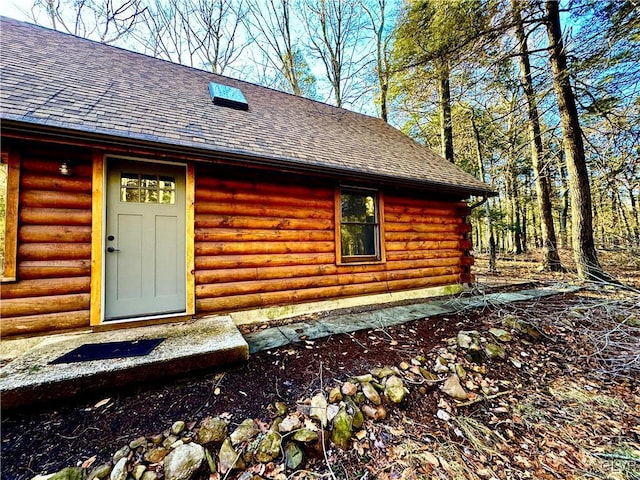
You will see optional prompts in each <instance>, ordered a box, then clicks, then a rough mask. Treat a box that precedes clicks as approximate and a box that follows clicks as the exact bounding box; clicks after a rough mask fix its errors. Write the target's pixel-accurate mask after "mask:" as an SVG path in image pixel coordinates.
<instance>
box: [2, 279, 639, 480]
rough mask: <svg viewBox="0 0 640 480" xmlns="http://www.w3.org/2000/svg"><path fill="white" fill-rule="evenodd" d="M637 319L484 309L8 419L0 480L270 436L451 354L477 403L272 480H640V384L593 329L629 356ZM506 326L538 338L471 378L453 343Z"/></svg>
mask: <svg viewBox="0 0 640 480" xmlns="http://www.w3.org/2000/svg"><path fill="white" fill-rule="evenodd" d="M513 276H514V277H515V276H517V272H515V273H514V275H513ZM629 278H632V275H631V274H629ZM634 280H635V278H634ZM634 309H635V311H637V310H639V309H640V304H639V301H638V297H637V293H633V292H629V291H621V290H613V289H605V290H602V289H595V290H586V291H584V292H582V293H580V294H576V295H561V296H555V297H551V298H546V299H541V300H538V301H536V302H529V303H525V302H520V303H517V304H512V305H509V306H502V307H501V306H496V305H490V304H487V305H486V306H485V307H484V308H479V309H475V310H473V311H467V312H463V313H461V314H458V315H441V316H437V317H432V318H429V319H424V320H419V321H415V322H410V323H407V324H404V325H400V326H396V327H391V328H386V329H375V330H366V331H360V332H357V333H354V334H348V335H335V336H332V337H329V338H325V339H321V340H316V341H303V342H301V343H299V344H295V345H290V346H287V347H283V348H279V349H274V350H270V351H264V352H260V353H257V354H255V355H253V356H252V357H251V358H250V360H249V361H248V362H247V363H245V364H243V365H239V366H237V367H236V368H234V369H229V370H225V371H205V372H199V373H198V374H193V375H190V376H185V377H181V378H177V379H176V378H173V379H170V380H168V381H166V382H157V383H154V384H144V385H137V386H132V387H131V388H127V389H121V390H113V391H108V392H103V393H102V394H101V395H99V396H95V395H94V396H90V397H78V398H75V399H74V400H73V401H68V402H65V403H64V404H54V405H49V406H47V407H44V408H43V407H41V408H39V409H35V410H25V411H16V412H10V413H9V414H8V415H6V416H5V417H4V418H3V419H2V477H3V478H7V479H16V480H17V479H30V478H32V477H33V476H34V475H36V474H41V473H46V472H48V473H52V472H56V471H58V470H60V469H62V468H64V467H67V466H76V465H80V464H82V462H85V461H86V460H87V459H90V458H92V457H94V456H95V457H96V458H95V464H96V465H97V464H100V463H103V462H105V461H109V460H110V459H111V457H112V455H113V454H114V452H116V450H118V449H119V448H121V447H122V446H123V445H125V444H127V443H128V442H129V441H130V440H132V439H134V438H137V437H139V436H142V435H144V436H151V435H153V434H157V433H159V432H163V431H165V430H166V429H167V428H169V427H170V426H171V425H172V424H173V423H174V422H175V421H177V420H183V421H186V422H188V423H189V422H199V421H200V420H201V419H202V418H204V417H206V416H215V415H223V416H224V417H225V418H228V419H229V421H230V427H233V426H235V425H237V424H239V423H240V422H242V421H243V420H244V419H247V418H252V419H256V420H260V421H263V422H269V421H271V420H272V418H273V404H274V403H275V402H284V403H286V404H287V405H288V406H290V408H295V406H296V405H297V404H298V403H299V402H301V401H303V400H304V399H306V398H309V397H311V396H313V395H314V394H316V393H318V392H321V391H323V387H330V386H334V385H336V384H337V383H339V382H343V381H345V380H347V379H349V378H350V377H351V376H354V375H361V374H364V373H367V372H368V371H369V370H370V369H371V368H373V367H380V366H384V365H392V366H398V365H400V364H401V363H402V362H410V361H411V359H414V358H416V357H425V359H426V360H425V365H426V366H428V367H432V366H433V364H434V363H433V362H434V360H435V358H436V357H437V356H438V355H442V354H443V352H445V353H450V354H451V355H454V356H455V358H456V359H457V360H456V362H460V363H461V364H464V366H465V368H466V369H467V370H468V371H469V372H470V377H469V379H470V380H471V381H472V384H474V385H476V386H477V388H478V390H477V394H476V396H475V397H474V398H476V399H477V400H478V401H474V402H471V403H468V404H459V403H458V402H456V401H454V400H452V399H451V398H449V397H447V396H446V395H444V394H443V393H442V392H440V391H439V390H438V389H435V390H429V391H425V390H422V389H421V388H420V386H419V385H409V391H410V394H409V395H408V397H407V399H406V400H405V402H404V403H403V404H401V405H400V406H397V407H390V408H389V409H388V415H387V418H385V419H384V420H381V421H377V422H372V421H367V422H366V424H365V426H364V431H365V434H364V435H363V436H362V437H361V438H360V439H358V441H355V442H354V443H353V446H352V447H351V448H349V449H347V450H345V451H343V450H340V449H337V448H335V447H330V449H329V450H328V451H327V452H326V453H327V456H326V459H325V458H323V457H319V458H315V459H308V460H307V462H306V463H305V466H304V470H301V471H299V472H297V473H294V472H290V471H286V469H280V470H278V469H273V468H272V469H271V470H269V469H267V470H266V471H263V472H262V476H263V477H269V476H270V475H271V478H279V479H284V478H287V477H289V476H292V475H295V476H296V477H305V476H308V477H317V476H318V475H321V476H326V477H331V476H335V477H337V478H349V479H351V478H354V479H355V478H367V477H375V478H380V479H383V480H386V479H387V478H389V479H396V478H443V479H445V478H461V479H467V478H468V479H480V478H518V479H519V478H522V479H524V478H543V479H545V478H548V479H556V478H567V479H569V478H571V479H573V478H601V479H614V480H616V479H631V480H638V479H640V473H639V472H640V427H639V426H638V425H640V387H639V385H638V376H637V370H633V369H628V370H626V373H625V370H624V366H622V367H620V366H621V364H620V358H617V359H616V361H617V362H618V363H616V368H618V371H617V372H615V374H611V373H612V372H611V371H610V368H611V365H607V361H606V360H607V359H606V358H603V357H602V355H600V356H598V355H596V353H598V352H596V350H597V349H598V348H599V347H598V346H597V345H594V344H593V342H592V341H591V340H590V338H589V336H588V335H586V334H585V331H588V330H585V329H584V327H588V325H589V323H590V321H591V320H592V319H593V318H597V317H598V315H601V316H604V315H607V316H608V317H610V318H613V321H614V322H617V324H616V325H623V324H624V325H626V326H631V327H632V328H631V329H630V330H628V333H629V334H630V335H631V337H627V338H626V340H624V341H631V342H633V341H634V338H636V337H634V335H638V330H637V329H636V330H633V328H635V327H633V325H635V323H633V322H634V321H636V320H634V318H635V317H633V315H634V313H633V312H634ZM622 312H631V313H628V314H622ZM621 314H622V316H621ZM510 318H516V319H519V320H521V321H523V322H524V324H526V325H528V326H529V327H531V328H532V329H531V330H530V331H528V332H527V331H526V330H517V329H516V330H517V331H515V330H513V328H510V330H511V331H512V333H513V336H514V338H513V340H511V341H510V342H508V343H507V344H506V345H505V348H506V349H507V355H506V356H505V358H503V359H501V358H497V359H494V360H488V359H486V358H485V359H484V360H483V362H482V364H481V365H480V366H481V367H484V370H482V368H481V369H480V370H479V372H478V373H476V372H475V371H473V373H471V372H472V370H471V365H470V364H468V363H465V361H464V360H462V358H463V357H462V356H461V353H460V351H459V350H458V351H456V349H455V348H454V346H455V345H454V344H453V343H452V339H455V337H456V335H457V333H458V332H460V331H465V330H478V331H480V332H482V333H483V335H489V334H488V333H487V332H488V330H489V329H490V328H492V327H500V328H505V325H511V324H509V323H508V322H509V319H510ZM616 319H617V320H616ZM630 319H631V320H632V321H629V320H630ZM505 322H506V323H505ZM637 326H638V327H640V325H637ZM512 327H513V325H512ZM507 328H508V327H507ZM508 329H509V328H508ZM617 338H618V337H617ZM632 361H633V358H632V357H629V362H632ZM630 365H631V363H630ZM620 368H621V369H620ZM462 383H463V385H464V386H465V388H466V387H468V385H467V384H465V381H463V382H462ZM485 387H486V388H485ZM107 399H108V400H107ZM442 412H444V413H442ZM269 472H279V473H277V474H270V473H269ZM239 475H240V472H237V473H234V474H232V475H230V476H228V477H227V478H236V477H238V476H239ZM278 475H280V476H278ZM207 478H208V474H207ZM219 478H222V477H219Z"/></svg>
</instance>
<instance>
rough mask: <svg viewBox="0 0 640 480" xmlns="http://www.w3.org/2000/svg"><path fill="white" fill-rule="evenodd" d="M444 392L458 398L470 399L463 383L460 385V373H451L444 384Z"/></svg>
mask: <svg viewBox="0 0 640 480" xmlns="http://www.w3.org/2000/svg"><path fill="white" fill-rule="evenodd" d="M442 392H443V393H446V394H447V395H449V396H450V397H451V398H454V399H456V400H468V399H469V396H468V395H467V392H465V390H464V388H462V385H460V379H459V378H458V375H450V376H449V378H447V380H446V381H445V382H444V384H443V385H442Z"/></svg>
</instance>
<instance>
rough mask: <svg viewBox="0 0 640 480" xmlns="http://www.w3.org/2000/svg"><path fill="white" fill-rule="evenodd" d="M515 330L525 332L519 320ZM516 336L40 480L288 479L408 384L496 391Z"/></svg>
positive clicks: (471, 341) (461, 346) (461, 395)
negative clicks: (496, 363)
mask: <svg viewBox="0 0 640 480" xmlns="http://www.w3.org/2000/svg"><path fill="white" fill-rule="evenodd" d="M509 327H511V329H512V330H515V331H519V330H518V329H517V328H515V327H516V325H509ZM509 327H505V328H509ZM510 340H511V334H510V333H509V332H508V331H506V330H502V329H495V328H494V329H491V330H489V331H488V332H486V333H484V334H481V333H480V332H478V331H461V332H459V333H458V335H457V337H453V338H450V339H447V342H446V343H447V345H446V346H445V347H442V348H440V349H439V350H437V351H435V352H432V354H433V355H430V357H431V358H430V359H427V358H425V357H424V356H416V357H414V358H412V359H411V360H410V361H409V362H402V363H401V364H400V365H399V366H397V367H396V366H384V367H379V368H373V369H371V370H370V371H369V372H368V373H366V374H363V375H359V376H355V377H352V378H349V379H348V380H347V381H344V382H340V383H336V384H334V385H332V386H328V387H326V388H325V389H324V390H323V391H320V392H318V393H317V394H315V395H314V396H312V397H310V398H305V399H302V400H301V401H300V402H298V404H297V405H296V406H295V407H289V406H287V405H286V404H284V403H280V402H278V403H275V404H274V405H271V406H270V407H269V410H270V411H269V414H270V418H271V420H270V421H269V422H264V421H262V420H259V419H245V420H244V421H242V422H241V423H240V424H239V425H237V426H235V427H234V428H232V427H233V425H232V424H231V422H230V420H231V418H230V416H229V415H220V416H216V417H207V418H204V419H203V420H202V421H201V422H199V423H196V422H190V423H187V422H185V421H177V422H175V423H174V424H173V425H171V426H170V427H169V428H167V429H166V430H165V431H164V432H162V433H159V434H156V435H151V436H147V437H140V438H136V439H134V440H132V441H130V442H129V443H128V444H127V445H125V446H123V447H122V448H120V449H119V450H118V451H117V452H116V453H115V454H114V455H113V457H112V459H111V461H110V462H108V463H105V464H102V465H98V466H94V465H92V464H91V462H85V464H83V465H82V466H81V467H74V468H66V469H64V470H62V471H60V472H58V473H56V474H54V475H49V476H38V477H35V478H34V479H33V480H36V479H38V480H43V479H49V480H83V479H86V480H96V479H97V480H106V479H108V480H160V479H164V480H198V479H204V478H209V479H211V480H221V479H224V478H229V474H230V473H232V472H234V473H235V474H236V475H234V476H235V477H238V478H241V479H242V480H252V479H253V478H256V477H255V476H256V475H257V476H259V477H268V478H281V479H285V478H286V475H284V473H285V472H286V471H287V470H288V471H294V470H297V469H300V468H303V467H304V466H305V464H306V463H307V461H308V460H309V459H311V458H322V456H323V454H324V453H325V452H326V450H327V449H329V448H331V445H334V446H335V447H337V448H341V449H348V448H350V446H351V445H352V443H353V442H357V441H358V440H362V439H364V438H365V437H366V436H367V422H378V421H381V420H384V419H385V418H386V417H387V409H388V408H389V407H390V406H392V405H396V404H401V403H403V402H404V401H405V398H406V396H407V395H408V394H409V388H408V386H411V387H412V392H413V393H417V394H423V395H425V394H427V393H429V392H430V391H432V390H435V389H436V387H437V386H439V391H440V392H441V394H442V395H446V396H447V397H449V398H450V399H453V400H455V401H457V404H458V405H461V404H462V405H464V404H465V403H473V402H474V400H475V399H477V398H478V397H479V396H480V395H484V396H489V395H491V394H495V393H496V392H497V391H498V389H497V387H496V386H495V385H493V384H492V383H491V382H490V381H487V380H486V378H485V377H484V374H485V373H486V371H487V367H486V364H484V362H485V361H486V360H492V359H506V358H507V351H508V345H507V343H508V342H509V341H510ZM511 361H512V363H513V364H514V365H516V366H517V364H516V363H515V362H514V359H513V358H512V359H511ZM454 405H456V403H455V402H454ZM439 406H440V409H439V410H438V412H437V413H436V416H437V417H438V418H440V419H441V420H447V419H448V418H449V414H450V413H451V406H450V404H449V402H447V401H446V400H444V398H443V399H441V402H440V404H439ZM94 458H95V457H94Z"/></svg>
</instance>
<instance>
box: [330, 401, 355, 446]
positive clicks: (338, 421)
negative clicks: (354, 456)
mask: <svg viewBox="0 0 640 480" xmlns="http://www.w3.org/2000/svg"><path fill="white" fill-rule="evenodd" d="M352 422H353V418H351V415H349V414H348V413H347V411H346V410H345V409H344V408H342V409H340V411H339V412H338V414H337V415H336V416H335V418H334V419H333V426H332V429H331V441H332V442H333V443H334V444H336V446H338V447H340V448H342V449H343V450H346V449H347V448H349V445H350V444H351V428H352Z"/></svg>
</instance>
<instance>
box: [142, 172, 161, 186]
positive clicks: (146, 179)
mask: <svg viewBox="0 0 640 480" xmlns="http://www.w3.org/2000/svg"><path fill="white" fill-rule="evenodd" d="M140 186H141V187H142V188H149V189H157V188H158V176H157V175H142V182H141V183H140Z"/></svg>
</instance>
